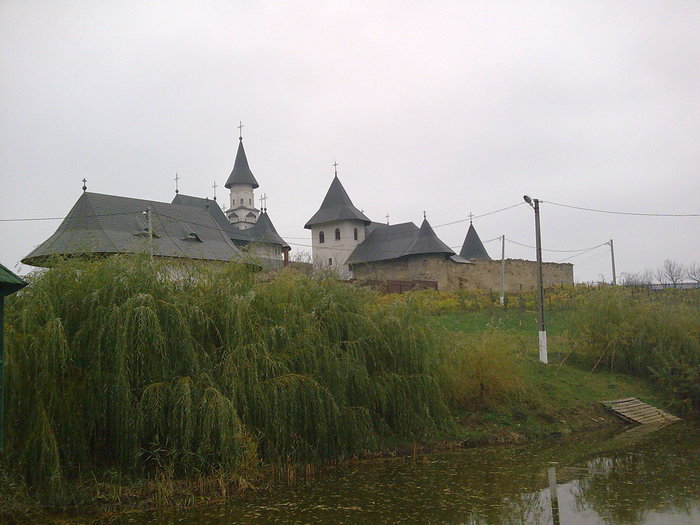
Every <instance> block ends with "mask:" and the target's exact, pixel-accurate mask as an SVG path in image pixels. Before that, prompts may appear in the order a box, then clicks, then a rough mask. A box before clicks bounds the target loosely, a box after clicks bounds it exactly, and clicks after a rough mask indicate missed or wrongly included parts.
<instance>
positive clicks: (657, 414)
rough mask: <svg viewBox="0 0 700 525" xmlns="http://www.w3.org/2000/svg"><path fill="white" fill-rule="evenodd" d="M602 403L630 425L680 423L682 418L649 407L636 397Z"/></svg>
mask: <svg viewBox="0 0 700 525" xmlns="http://www.w3.org/2000/svg"><path fill="white" fill-rule="evenodd" d="M601 403H602V404H603V405H604V406H605V407H606V408H607V409H608V410H610V411H612V412H613V413H614V414H615V415H616V416H618V417H620V418H622V419H624V420H625V421H627V422H628V423H638V424H640V425H650V424H651V425H665V424H667V423H675V422H676V421H680V418H678V417H676V416H674V415H672V414H669V413H668V412H664V411H663V410H659V409H658V408H656V407H653V406H651V405H647V404H646V403H643V402H642V401H640V400H639V399H637V398H636V397H626V398H624V399H615V400H613V401H601Z"/></svg>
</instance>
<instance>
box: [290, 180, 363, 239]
mask: <svg viewBox="0 0 700 525" xmlns="http://www.w3.org/2000/svg"><path fill="white" fill-rule="evenodd" d="M343 220H358V221H362V222H364V223H365V224H370V223H371V222H372V221H370V220H369V219H368V218H367V216H366V215H365V214H364V213H362V212H361V211H360V210H358V209H357V208H355V206H354V205H353V203H352V201H351V200H350V197H348V194H347V192H346V191H345V188H343V185H342V184H341V183H340V179H338V175H336V176H335V177H334V178H333V182H331V185H330V187H329V188H328V192H327V193H326V197H325V198H324V199H323V202H322V203H321V207H320V208H319V209H318V211H317V212H316V213H315V214H314V216H313V217H311V218H310V219H309V221H308V222H307V223H306V224H305V225H304V228H307V229H310V228H311V226H313V225H315V224H323V223H325V222H333V221H343Z"/></svg>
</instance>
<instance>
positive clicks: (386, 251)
mask: <svg viewBox="0 0 700 525" xmlns="http://www.w3.org/2000/svg"><path fill="white" fill-rule="evenodd" d="M366 233H367V237H365V240H364V241H363V242H361V243H360V244H359V245H358V246H357V248H355V250H354V251H353V252H352V254H350V257H349V258H348V264H357V263H371V262H376V261H386V260H389V259H398V258H399V257H405V256H407V255H422V254H428V253H444V254H446V256H447V255H454V253H455V252H453V251H452V250H450V248H449V247H448V246H447V245H446V244H445V243H443V242H442V241H441V240H440V239H438V237H437V235H435V232H434V231H433V229H432V227H431V226H430V223H428V221H427V220H424V221H423V224H421V227H420V228H418V227H417V226H416V225H415V224H413V223H412V222H404V223H401V224H391V225H388V224H380V223H376V222H373V223H372V224H371V225H369V226H368V227H367V230H366Z"/></svg>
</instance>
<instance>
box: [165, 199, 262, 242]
mask: <svg viewBox="0 0 700 525" xmlns="http://www.w3.org/2000/svg"><path fill="white" fill-rule="evenodd" d="M172 204H179V205H181V206H194V207H196V208H200V209H203V210H206V211H207V212H208V213H209V214H210V215H211V216H212V218H213V219H214V220H215V221H216V224H218V225H219V227H220V228H221V229H222V230H224V231H225V232H227V233H228V236H229V238H230V239H231V240H233V241H242V242H248V241H250V236H249V235H248V233H247V230H239V229H238V228H236V227H235V226H234V225H233V224H231V223H230V222H229V220H228V219H227V218H226V215H225V214H224V212H223V211H221V208H219V205H218V204H217V203H216V201H214V200H211V199H206V198H205V199H203V198H202V197H193V196H191V195H183V194H182V193H178V194H177V195H175V198H174V199H173V202H172Z"/></svg>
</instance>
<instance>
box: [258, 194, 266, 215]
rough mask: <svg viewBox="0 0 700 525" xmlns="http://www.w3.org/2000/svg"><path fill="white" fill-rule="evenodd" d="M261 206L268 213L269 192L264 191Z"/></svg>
mask: <svg viewBox="0 0 700 525" xmlns="http://www.w3.org/2000/svg"><path fill="white" fill-rule="evenodd" d="M260 208H261V209H262V211H264V212H265V213H267V193H263V195H262V196H261V197H260Z"/></svg>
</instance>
